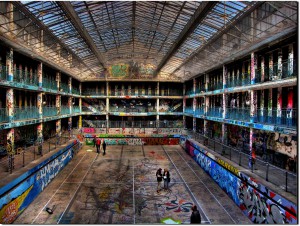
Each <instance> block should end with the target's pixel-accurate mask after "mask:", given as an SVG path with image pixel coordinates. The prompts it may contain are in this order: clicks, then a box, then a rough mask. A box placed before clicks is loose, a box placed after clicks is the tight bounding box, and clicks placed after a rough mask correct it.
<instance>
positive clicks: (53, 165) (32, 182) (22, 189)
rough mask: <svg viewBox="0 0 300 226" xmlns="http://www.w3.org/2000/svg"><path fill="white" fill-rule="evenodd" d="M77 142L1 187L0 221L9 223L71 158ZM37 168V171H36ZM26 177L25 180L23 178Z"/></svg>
mask: <svg viewBox="0 0 300 226" xmlns="http://www.w3.org/2000/svg"><path fill="white" fill-rule="evenodd" d="M75 144H77V142H74V143H73V144H72V145H69V146H67V147H66V148H64V149H63V150H61V151H59V152H57V154H56V155H54V156H52V157H51V158H53V161H51V159H46V160H45V161H44V162H42V163H41V164H39V165H38V166H36V167H35V168H33V169H31V170H29V171H27V172H26V173H24V174H23V175H21V176H20V177H19V178H17V179H15V180H14V181H12V182H11V183H9V184H7V185H6V186H4V187H2V188H1V194H4V195H3V196H2V197H1V198H0V223H1V224H10V223H13V221H14V220H15V219H16V218H17V217H18V216H19V215H20V214H21V213H22V211H23V210H24V209H25V208H26V207H27V206H28V205H29V204H30V203H31V202H32V201H33V200H34V199H35V198H36V197H37V196H38V194H39V193H40V192H42V191H43V190H44V188H45V187H46V186H47V185H48V184H49V183H50V181H52V180H53V178H54V177H55V176H56V175H57V174H58V173H59V172H60V171H61V170H62V169H63V168H64V167H65V166H66V165H67V164H68V163H69V161H70V160H71V159H72V158H73V155H74V151H75V149H76V147H75V146H74V145H75ZM37 169H39V170H38V171H36V170H37ZM24 179H26V180H24Z"/></svg>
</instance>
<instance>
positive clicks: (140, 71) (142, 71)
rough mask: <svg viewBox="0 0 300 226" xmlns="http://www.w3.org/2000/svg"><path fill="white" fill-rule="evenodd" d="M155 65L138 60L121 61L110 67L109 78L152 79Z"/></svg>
mask: <svg viewBox="0 0 300 226" xmlns="http://www.w3.org/2000/svg"><path fill="white" fill-rule="evenodd" d="M153 75H154V65H152V64H143V63H138V62H129V63H120V64H115V65H111V66H109V67H108V78H122V79H123V78H128V79H141V78H147V79H151V78H153Z"/></svg>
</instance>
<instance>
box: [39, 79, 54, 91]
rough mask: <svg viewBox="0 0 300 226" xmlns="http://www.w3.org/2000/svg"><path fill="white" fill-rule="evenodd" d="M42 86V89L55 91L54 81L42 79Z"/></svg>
mask: <svg viewBox="0 0 300 226" xmlns="http://www.w3.org/2000/svg"><path fill="white" fill-rule="evenodd" d="M42 86H43V88H47V89H53V90H57V82H56V81H55V79H49V78H47V77H45V78H44V77H43V83H42Z"/></svg>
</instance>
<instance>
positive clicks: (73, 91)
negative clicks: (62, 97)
mask: <svg viewBox="0 0 300 226" xmlns="http://www.w3.org/2000/svg"><path fill="white" fill-rule="evenodd" d="M72 93H73V94H77V95H80V92H79V89H77V88H75V87H72Z"/></svg>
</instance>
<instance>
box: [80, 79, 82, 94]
mask: <svg viewBox="0 0 300 226" xmlns="http://www.w3.org/2000/svg"><path fill="white" fill-rule="evenodd" d="M81 93H82V83H81V82H80V83H79V94H80V95H81Z"/></svg>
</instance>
